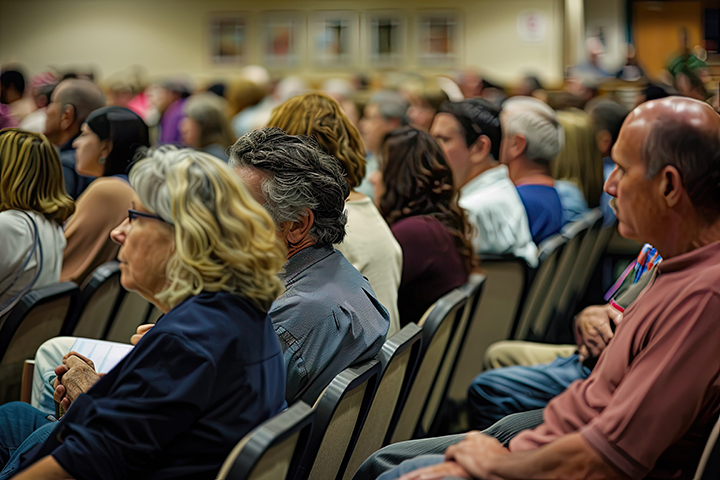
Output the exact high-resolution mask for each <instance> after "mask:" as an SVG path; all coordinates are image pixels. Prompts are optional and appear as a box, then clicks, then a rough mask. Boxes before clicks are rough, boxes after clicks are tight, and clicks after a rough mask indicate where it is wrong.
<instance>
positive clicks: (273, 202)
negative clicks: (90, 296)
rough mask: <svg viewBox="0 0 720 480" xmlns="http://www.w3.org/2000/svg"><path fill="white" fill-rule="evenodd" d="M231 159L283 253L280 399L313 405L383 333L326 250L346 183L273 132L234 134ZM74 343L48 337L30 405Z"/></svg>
mask: <svg viewBox="0 0 720 480" xmlns="http://www.w3.org/2000/svg"><path fill="white" fill-rule="evenodd" d="M230 153H231V154H230V165H231V166H233V168H234V169H235V171H236V172H237V173H238V174H239V175H240V177H241V178H242V179H243V180H244V181H245V183H246V185H247V186H248V188H249V189H250V192H251V193H252V195H253V196H254V197H255V199H256V200H258V201H259V202H260V204H262V205H264V206H265V208H266V209H267V211H268V212H269V213H270V216H271V217H272V218H273V220H274V221H275V225H276V229H277V234H278V236H279V237H280V238H281V240H282V241H283V243H285V245H286V246H287V249H288V255H287V263H286V264H285V266H284V267H283V269H282V270H281V271H280V273H279V276H280V279H281V280H282V281H283V283H284V284H285V292H283V294H282V295H280V297H279V298H278V299H277V300H276V301H275V302H273V304H272V307H271V308H270V311H269V312H268V314H269V315H270V319H271V320H272V323H273V326H274V328H275V333H276V334H277V335H278V337H279V338H280V344H281V345H282V347H283V352H284V354H285V362H286V369H287V385H286V398H287V400H288V402H289V403H292V402H294V401H295V400H297V399H299V398H301V397H304V398H305V399H306V400H308V401H309V402H310V403H312V401H314V399H315V398H316V397H317V396H318V395H319V394H320V393H321V392H322V391H323V389H324V388H325V387H326V386H327V385H328V384H329V383H330V381H331V380H332V379H333V378H335V376H336V375H337V374H339V373H340V372H341V371H343V370H344V369H345V368H347V367H349V366H350V365H353V364H355V363H358V362H362V361H364V360H369V359H370V358H372V357H374V356H375V354H376V353H377V352H378V351H380V348H382V345H383V343H384V341H385V335H386V334H387V331H388V328H389V327H390V319H389V315H388V313H387V310H385V308H384V307H383V306H382V305H381V304H380V302H378V300H377V298H376V297H375V293H374V292H373V289H372V287H371V286H370V284H369V283H368V281H367V280H366V279H365V278H363V276H362V275H361V274H360V272H358V271H357V270H356V269H355V268H354V267H353V266H352V265H351V264H350V262H348V261H347V260H346V259H345V257H343V255H342V253H340V252H338V251H337V250H334V249H333V247H332V245H333V244H336V243H340V242H341V241H342V239H343V237H344V236H345V222H346V220H347V216H346V213H345V198H346V197H347V196H348V193H349V186H348V183H347V181H345V179H344V178H343V174H342V170H341V169H340V166H339V164H338V162H337V161H336V160H335V159H334V158H333V157H331V156H330V155H328V154H327V153H325V152H324V151H323V150H322V149H320V148H319V147H318V145H317V144H316V143H315V141H314V140H312V139H311V138H310V137H305V136H294V135H287V134H286V133H284V132H283V131H282V130H280V129H279V128H264V129H261V130H255V131H253V132H250V133H248V134H247V135H245V136H243V137H240V139H238V141H237V142H236V143H235V145H234V146H232V147H231V148H230ZM142 331H147V327H145V329H144V330H142ZM136 339H137V337H136ZM74 341H75V339H74V338H67V337H66V338H60V339H53V340H51V341H49V342H46V343H45V344H44V345H43V346H42V347H41V348H40V350H39V351H38V354H37V355H36V369H35V374H34V378H33V406H36V407H37V408H39V409H41V410H43V411H47V412H48V413H50V412H52V411H53V409H54V404H53V402H52V400H51V397H52V393H53V387H52V385H53V381H54V379H55V375H54V372H53V370H54V368H55V367H56V366H57V365H58V364H59V363H60V361H61V359H62V357H63V355H64V354H65V353H67V352H68V351H69V350H70V349H71V348H72V344H73V343H74ZM306 392H307V396H305V395H306Z"/></svg>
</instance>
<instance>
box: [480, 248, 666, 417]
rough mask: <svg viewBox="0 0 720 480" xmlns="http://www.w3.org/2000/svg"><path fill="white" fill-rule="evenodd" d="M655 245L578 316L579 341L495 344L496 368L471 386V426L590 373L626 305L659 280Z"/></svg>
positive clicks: (489, 363) (489, 362)
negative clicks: (603, 298)
mask: <svg viewBox="0 0 720 480" xmlns="http://www.w3.org/2000/svg"><path fill="white" fill-rule="evenodd" d="M650 249H652V250H655V249H654V248H652V247H651V246H650V245H646V246H645V247H643V251H642V252H641V253H640V255H639V256H638V259H637V260H636V261H635V262H633V268H628V269H627V270H626V271H625V272H624V273H623V276H622V277H621V278H620V279H619V280H618V282H616V285H615V286H613V288H612V289H611V290H610V292H608V293H609V294H610V296H613V294H614V296H613V298H612V299H611V300H610V302H609V303H607V304H606V305H595V306H591V307H587V308H586V309H584V310H583V311H582V312H580V313H579V314H578V315H577V316H576V317H575V336H576V339H577V345H549V344H542V343H532V342H523V341H519V340H510V341H504V342H497V343H494V344H493V345H490V347H489V348H488V350H487V352H485V368H487V369H494V370H489V371H486V372H483V373H481V374H479V375H478V376H477V377H475V379H474V380H473V381H472V383H471V384H470V387H469V388H468V408H469V417H470V426H471V427H472V428H475V429H478V430H482V429H485V428H488V427H490V426H491V425H492V424H494V423H495V422H497V421H498V420H500V419H502V418H503V417H505V416H507V415H510V414H513V413H520V412H526V411H529V410H534V409H538V408H543V407H545V406H546V405H547V402H549V401H550V400H551V399H552V398H553V397H556V396H557V395H559V394H561V393H562V392H564V391H565V389H567V388H568V387H569V386H570V384H571V383H573V382H574V381H576V380H584V379H585V378H587V377H588V376H589V375H590V372H591V371H592V368H593V367H594V366H595V363H596V362H597V360H598V357H599V356H600V354H601V353H602V351H603V350H604V349H605V347H606V346H607V343H608V342H609V341H610V339H612V337H613V335H614V331H615V326H616V325H619V324H620V322H621V321H622V314H623V312H624V311H625V309H626V308H628V307H629V306H630V304H631V303H632V302H634V301H635V299H636V298H637V297H638V295H639V294H640V293H641V292H642V290H643V289H644V288H645V287H646V286H647V285H648V284H649V283H651V282H652V281H653V280H654V279H655V276H656V274H657V267H658V265H659V264H660V262H661V261H662V259H660V258H659V257H658V256H656V255H648V251H650ZM631 273H632V274H631ZM621 287H622V291H620V290H619V289H620V288H621ZM616 292H617V293H616ZM503 367H504V368H503Z"/></svg>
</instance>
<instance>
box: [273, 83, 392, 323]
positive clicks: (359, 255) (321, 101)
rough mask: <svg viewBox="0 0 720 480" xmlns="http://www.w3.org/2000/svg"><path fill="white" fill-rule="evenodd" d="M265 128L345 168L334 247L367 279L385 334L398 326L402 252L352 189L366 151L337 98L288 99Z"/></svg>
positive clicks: (375, 211) (362, 171)
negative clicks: (305, 142) (311, 145)
mask: <svg viewBox="0 0 720 480" xmlns="http://www.w3.org/2000/svg"><path fill="white" fill-rule="evenodd" d="M268 126H269V127H278V128H282V129H283V130H284V131H285V132H287V133H288V134H290V135H310V136H312V137H314V138H315V139H316V140H317V141H318V143H319V144H320V146H321V147H322V148H323V149H324V150H325V151H326V152H327V153H329V154H330V155H332V156H333V157H335V158H336V159H337V160H338V161H339V162H340V165H341V166H342V168H343V170H345V179H346V180H347V182H348V184H349V186H350V195H349V196H348V198H347V201H346V202H345V207H346V209H347V215H348V219H347V226H346V230H347V234H346V235H345V238H344V239H343V241H342V243H339V244H337V245H335V248H337V249H338V250H340V252H342V254H343V255H344V256H345V258H346V259H347V260H348V261H349V262H350V263H351V264H352V265H353V266H354V267H355V268H357V269H358V271H359V272H360V273H361V274H362V275H363V276H364V277H365V278H367V280H368V281H369V282H370V285H371V286H372V287H373V290H374V291H375V294H376V295H377V298H378V300H379V301H380V303H381V304H382V305H383V306H384V307H385V308H386V309H387V311H388V314H389V315H390V329H389V330H388V334H387V336H388V337H391V336H392V335H394V334H395V333H396V332H397V331H398V330H399V329H400V317H399V315H398V305H397V300H398V288H399V287H400V276H401V274H402V261H403V256H402V250H401V249H400V245H398V242H397V240H395V237H394V236H393V234H392V232H391V231H390V228H389V227H388V225H387V223H386V222H385V220H384V219H383V217H382V215H380V212H378V209H377V207H376V206H375V204H374V203H373V201H372V199H370V198H369V197H367V196H366V195H363V194H362V193H359V192H357V191H356V190H355V189H356V188H357V187H358V185H360V182H362V180H363V177H364V176H365V155H364V153H365V152H364V148H363V144H362V140H361V138H360V134H359V132H358V130H357V128H355V127H354V126H353V125H352V123H350V120H349V119H348V118H347V116H345V114H344V113H343V111H342V110H341V106H340V104H339V103H338V102H336V101H335V100H333V99H332V98H330V97H329V96H327V95H325V94H321V93H307V94H305V95H299V96H297V97H293V98H291V99H290V100H288V101H287V102H285V103H283V104H282V105H280V106H279V107H278V108H277V109H275V111H274V112H273V115H272V117H270V121H269V122H268Z"/></svg>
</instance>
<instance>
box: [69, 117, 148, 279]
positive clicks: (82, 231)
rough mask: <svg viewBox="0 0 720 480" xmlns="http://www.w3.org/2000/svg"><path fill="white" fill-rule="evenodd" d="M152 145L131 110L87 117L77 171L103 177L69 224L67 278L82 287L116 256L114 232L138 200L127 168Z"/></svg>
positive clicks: (77, 141)
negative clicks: (135, 200)
mask: <svg viewBox="0 0 720 480" xmlns="http://www.w3.org/2000/svg"><path fill="white" fill-rule="evenodd" d="M149 145H150V144H149V137H148V128H147V125H145V122H144V121H143V119H142V118H140V117H139V116H138V115H137V114H136V113H135V112H133V111H132V110H129V109H127V108H123V107H103V108H99V109H97V110H95V111H93V112H92V113H91V114H90V115H88V117H87V119H86V120H85V123H84V124H83V126H82V128H81V134H80V136H79V137H78V138H77V139H75V141H74V142H73V146H74V147H75V148H76V151H75V158H76V161H75V169H76V170H77V172H78V173H79V174H81V175H90V176H94V177H101V178H98V179H97V180H95V181H93V182H92V183H91V184H90V186H88V188H87V189H86V190H85V191H84V192H83V194H82V195H80V197H78V199H77V211H76V212H75V215H73V216H72V218H70V220H68V222H67V225H66V226H65V238H66V239H67V248H66V249H65V256H64V258H63V267H62V274H61V275H60V279H61V280H62V281H63V282H75V283H77V284H78V285H81V286H82V285H83V283H84V282H85V280H86V279H87V278H88V277H89V276H90V275H92V273H93V272H94V271H95V269H96V268H97V267H99V266H100V265H102V264H103V263H106V262H109V261H111V260H114V259H115V257H116V256H117V252H118V246H117V245H116V244H114V243H113V242H112V240H111V239H110V231H111V230H112V229H113V228H115V226H116V225H118V224H119V223H120V222H122V220H123V218H125V217H126V216H127V209H128V208H130V203H131V202H132V201H133V199H134V198H135V194H134V193H133V189H132V188H131V187H130V184H129V183H128V181H127V175H126V173H127V169H128V166H129V165H130V163H131V162H132V160H133V158H134V156H135V152H136V151H137V149H138V148H139V147H141V146H144V147H147V146H149Z"/></svg>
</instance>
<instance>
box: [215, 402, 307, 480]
mask: <svg viewBox="0 0 720 480" xmlns="http://www.w3.org/2000/svg"><path fill="white" fill-rule="evenodd" d="M312 418H313V417H312V408H311V407H310V406H309V405H308V404H306V403H305V402H303V401H298V402H296V403H294V404H293V405H292V406H290V408H288V409H287V410H285V411H283V412H280V413H278V414H277V415H275V416H274V417H273V418H271V419H269V420H266V421H265V422H263V423H262V424H261V425H260V426H258V427H257V428H255V429H254V430H253V431H251V432H250V433H248V434H247V435H245V437H243V439H242V440H240V442H239V443H238V444H237V445H236V446H235V448H233V450H232V451H231V452H230V455H228V457H227V459H225V462H224V463H223V466H222V467H221V468H220V473H218V475H217V477H216V478H217V480H290V479H292V478H293V476H294V474H295V471H296V470H297V468H298V464H299V462H300V459H301V457H302V454H303V452H304V451H305V445H306V443H307V441H308V438H309V437H310V429H311V427H312Z"/></svg>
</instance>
